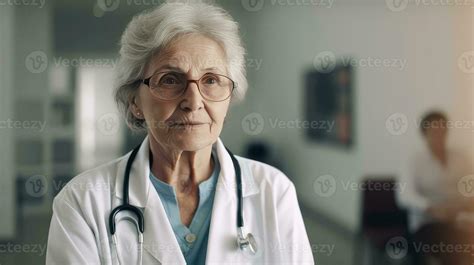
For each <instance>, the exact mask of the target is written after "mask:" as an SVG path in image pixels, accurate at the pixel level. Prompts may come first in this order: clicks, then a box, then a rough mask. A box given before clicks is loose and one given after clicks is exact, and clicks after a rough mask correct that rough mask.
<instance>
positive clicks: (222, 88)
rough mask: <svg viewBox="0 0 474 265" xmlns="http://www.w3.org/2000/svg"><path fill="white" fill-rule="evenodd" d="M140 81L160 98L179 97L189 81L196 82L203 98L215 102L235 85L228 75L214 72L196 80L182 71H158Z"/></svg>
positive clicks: (231, 90)
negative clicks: (189, 77) (188, 77)
mask: <svg viewBox="0 0 474 265" xmlns="http://www.w3.org/2000/svg"><path fill="white" fill-rule="evenodd" d="M140 81H141V82H142V83H143V84H145V85H147V86H148V87H149V88H150V91H151V94H152V95H153V96H155V97H157V98H159V99H162V100H173V99H177V98H179V97H181V96H182V95H183V94H184V92H185V91H186V88H187V87H188V86H189V83H190V82H194V83H196V85H197V86H198V89H199V93H201V95H202V97H203V98H205V99H207V100H209V101H216V102H217V101H224V100H226V99H228V98H229V97H230V95H231V94H232V92H233V91H234V88H235V87H236V83H235V82H234V81H232V80H231V79H230V78H229V77H227V76H225V75H220V74H214V73H206V74H204V75H203V76H202V77H201V78H199V79H198V80H189V79H187V77H186V74H184V73H179V72H173V71H169V72H158V73H155V74H153V75H152V76H150V77H148V78H147V79H142V80H140Z"/></svg>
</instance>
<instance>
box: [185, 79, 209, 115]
mask: <svg viewBox="0 0 474 265" xmlns="http://www.w3.org/2000/svg"><path fill="white" fill-rule="evenodd" d="M203 100H204V99H203V97H202V95H201V92H199V88H198V85H197V82H196V81H189V83H188V87H187V88H186V90H185V91H184V95H183V98H182V100H181V103H180V107H181V109H183V110H186V111H194V110H198V109H201V108H203V107H204V104H203Z"/></svg>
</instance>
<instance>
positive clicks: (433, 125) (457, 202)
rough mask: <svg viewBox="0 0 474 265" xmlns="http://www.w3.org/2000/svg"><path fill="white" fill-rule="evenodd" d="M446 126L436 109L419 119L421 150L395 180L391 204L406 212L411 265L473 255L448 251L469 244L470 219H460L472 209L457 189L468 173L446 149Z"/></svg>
mask: <svg viewBox="0 0 474 265" xmlns="http://www.w3.org/2000/svg"><path fill="white" fill-rule="evenodd" d="M447 124H448V118H447V117H446V115H445V114H444V113H442V112H440V111H431V112H429V113H427V114H426V115H425V116H424V117H423V119H422V121H421V124H420V129H421V133H422V135H423V137H424V140H425V143H426V145H425V147H426V148H424V150H422V151H421V152H418V153H417V154H416V155H414V156H413V157H412V158H411V159H410V160H409V161H408V163H407V165H406V166H405V172H403V173H402V174H401V176H400V184H401V187H402V188H401V189H400V190H398V192H397V201H398V203H399V204H400V206H401V207H402V208H405V209H407V210H408V218H409V220H408V221H409V230H410V232H411V234H412V239H413V244H412V245H411V246H410V247H413V249H412V250H414V251H415V253H416V255H417V256H418V257H419V259H420V260H419V263H417V264H430V263H427V260H428V259H430V258H433V257H434V258H435V259H437V260H438V261H439V262H441V264H472V260H473V257H474V256H472V254H474V253H465V254H468V255H464V252H465V251H460V250H451V247H452V248H454V247H456V246H458V247H459V249H460V248H462V250H464V249H465V248H463V247H464V246H465V245H466V244H471V243H472V241H473V240H472V238H473V237H472V236H471V234H473V232H472V231H470V229H469V228H470V226H474V219H472V218H470V220H469V218H467V220H466V217H469V216H472V212H474V211H473V210H474V209H473V206H472V205H473V199H472V198H469V197H468V196H464V195H465V193H464V194H463V192H462V191H461V190H460V187H462V186H459V185H460V182H462V180H463V177H465V176H468V175H469V169H470V165H469V161H468V159H467V157H466V156H465V155H464V154H462V153H461V152H459V151H456V150H453V149H452V148H449V147H448V146H447V144H446V142H447V136H448V126H447ZM472 182H474V180H473V181H472ZM473 188H474V185H473ZM469 222H471V223H470V224H469ZM448 246H449V248H448ZM472 251H473V250H472V248H471V249H470V252H472ZM461 252H462V253H461ZM466 262H469V263H466ZM438 264H439V263H438Z"/></svg>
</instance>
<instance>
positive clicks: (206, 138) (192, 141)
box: [173, 134, 214, 151]
mask: <svg viewBox="0 0 474 265" xmlns="http://www.w3.org/2000/svg"><path fill="white" fill-rule="evenodd" d="M213 142H214V141H213V139H212V136H211V135H209V134H207V135H201V134H189V135H180V136H177V137H176V138H175V142H174V143H173V145H175V146H176V147H177V148H179V149H181V150H185V151H197V150H200V149H202V148H204V147H206V146H208V145H209V144H212V143H213Z"/></svg>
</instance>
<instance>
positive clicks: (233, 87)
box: [137, 71, 237, 102]
mask: <svg viewBox="0 0 474 265" xmlns="http://www.w3.org/2000/svg"><path fill="white" fill-rule="evenodd" d="M162 73H179V74H183V75H185V74H184V73H180V72H177V71H163V72H156V73H154V74H152V75H151V76H150V77H148V78H145V79H139V80H137V81H138V82H140V83H141V84H145V85H147V86H148V88H149V89H150V90H151V87H150V80H151V78H152V77H153V76H155V75H157V74H162ZM207 74H213V75H218V76H223V77H225V78H227V79H229V80H230V81H231V82H232V88H231V90H230V94H229V96H227V97H226V98H225V99H222V100H212V99H208V98H207V97H205V96H204V95H203V94H202V91H201V88H200V87H199V81H201V79H202V78H203V77H204V76H206V75H207ZM160 80H161V78H160ZM189 83H195V84H196V86H197V87H198V90H199V94H201V96H202V97H203V98H204V99H206V100H209V101H212V102H221V101H225V100H227V99H229V97H231V96H232V93H234V89H235V88H237V82H235V81H234V80H232V79H231V78H230V77H228V76H226V75H222V74H216V73H212V72H207V73H205V74H203V75H202V76H201V77H200V78H199V79H197V80H196V79H187V78H186V86H185V88H184V89H183V91H182V92H181V94H180V95H179V96H177V97H176V98H172V99H163V98H160V97H158V96H156V95H154V94H153V93H151V94H152V96H154V97H156V98H159V99H160V100H164V101H171V100H175V99H178V98H180V97H181V96H183V95H184V93H185V92H186V90H187V89H188V87H189Z"/></svg>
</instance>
